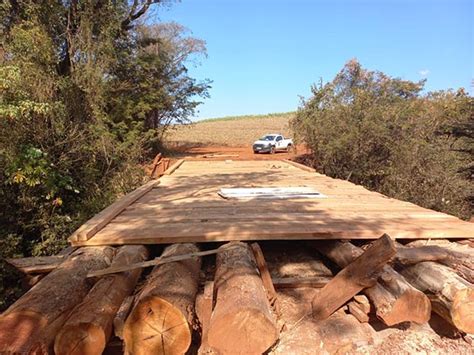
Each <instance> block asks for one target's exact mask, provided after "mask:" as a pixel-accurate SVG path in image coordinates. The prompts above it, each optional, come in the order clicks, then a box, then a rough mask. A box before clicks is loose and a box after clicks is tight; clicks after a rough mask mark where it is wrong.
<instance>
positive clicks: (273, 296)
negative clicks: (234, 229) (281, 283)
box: [250, 243, 277, 305]
mask: <svg viewBox="0 0 474 355" xmlns="http://www.w3.org/2000/svg"><path fill="white" fill-rule="evenodd" d="M250 247H251V248H252V251H253V255H254V257H255V261H256V262H257V267H258V270H259V271H260V277H261V278H262V281H263V286H264V287H265V290H266V291H267V296H268V300H269V301H270V304H271V305H273V304H275V302H276V301H277V293H276V291H275V287H274V286H273V282H272V277H271V275H270V272H269V271H268V267H267V263H266V261H265V257H264V256H263V252H262V249H261V248H260V245H258V243H252V244H250Z"/></svg>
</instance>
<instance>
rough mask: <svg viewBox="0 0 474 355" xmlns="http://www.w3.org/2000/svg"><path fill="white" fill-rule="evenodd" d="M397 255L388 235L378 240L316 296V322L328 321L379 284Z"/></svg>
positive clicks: (314, 301) (313, 304)
mask: <svg viewBox="0 0 474 355" xmlns="http://www.w3.org/2000/svg"><path fill="white" fill-rule="evenodd" d="M328 245H329V244H328ZM395 253H396V249H395V244H394V243H393V241H392V240H391V239H390V237H389V236H387V235H383V236H382V237H381V238H379V239H377V240H376V241H375V242H374V243H373V244H372V245H371V246H370V247H369V248H368V249H367V250H366V251H365V252H363V253H362V254H361V255H360V256H359V257H358V258H356V259H355V260H354V261H352V262H351V263H350V264H348V265H347V266H346V267H344V268H343V269H342V270H341V271H340V272H339V273H338V274H337V275H336V276H334V278H333V279H332V280H331V281H329V282H328V284H327V285H326V286H324V287H323V288H322V289H321V291H319V293H318V294H317V295H316V296H315V297H314V299H313V301H312V307H313V317H314V318H315V319H317V320H324V319H326V318H328V317H329V316H330V315H331V314H332V313H333V312H335V311H336V310H337V309H338V308H339V307H341V306H342V305H343V304H344V303H346V302H347V301H348V300H350V299H351V298H352V297H353V296H355V295H356V294H357V293H359V292H360V291H361V290H363V289H364V288H367V287H371V286H373V285H374V284H376V283H377V277H378V274H379V273H380V271H381V270H382V268H383V267H384V266H385V264H386V263H387V262H388V261H389V260H390V259H391V258H392V257H393V256H394V255H395Z"/></svg>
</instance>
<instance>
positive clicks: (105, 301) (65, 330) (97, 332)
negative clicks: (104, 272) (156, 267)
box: [54, 245, 148, 355]
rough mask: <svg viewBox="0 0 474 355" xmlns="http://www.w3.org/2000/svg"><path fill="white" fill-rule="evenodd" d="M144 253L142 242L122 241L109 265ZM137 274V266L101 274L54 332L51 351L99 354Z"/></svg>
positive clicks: (142, 256)
mask: <svg viewBox="0 0 474 355" xmlns="http://www.w3.org/2000/svg"><path fill="white" fill-rule="evenodd" d="M147 257H148V251H147V249H146V248H145V247H144V246H142V245H125V246H122V247H120V248H119V249H118V251H117V254H116V256H115V258H114V260H113V262H112V265H113V266H119V265H127V264H130V263H134V262H140V261H143V260H146V258H147ZM140 274H141V269H134V270H132V271H129V272H126V273H121V274H114V275H108V276H106V277H103V278H101V279H100V280H99V281H98V282H97V283H96V284H95V285H94V287H93V288H92V289H91V290H90V292H89V293H88V295H87V296H86V298H85V299H84V300H83V301H82V302H81V303H80V304H79V305H78V306H76V307H75V308H74V310H73V311H72V313H71V315H70V316H69V318H68V320H67V321H66V323H65V324H64V326H63V327H62V328H61V331H60V332H59V334H58V335H57V336H56V340H55V342H54V352H55V354H57V355H61V354H77V355H80V354H97V355H100V354H102V352H103V351H104V349H105V346H106V345H107V342H108V341H109V339H110V337H111V335H112V324H113V320H114V316H115V314H116V313H117V311H118V309H119V307H120V305H121V304H122V302H123V300H124V299H125V297H127V296H129V295H130V294H131V293H132V292H133V290H134V289H135V286H136V284H137V282H138V279H139V277H140Z"/></svg>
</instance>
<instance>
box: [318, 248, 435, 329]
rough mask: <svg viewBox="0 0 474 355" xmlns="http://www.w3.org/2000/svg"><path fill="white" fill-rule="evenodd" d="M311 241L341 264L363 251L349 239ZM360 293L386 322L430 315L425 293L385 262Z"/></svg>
mask: <svg viewBox="0 0 474 355" xmlns="http://www.w3.org/2000/svg"><path fill="white" fill-rule="evenodd" d="M312 245H313V246H315V247H316V248H317V250H318V251H319V252H320V253H322V254H323V255H325V256H326V257H328V258H329V259H330V260H332V261H333V262H335V263H336V264H337V265H339V266H340V267H341V268H343V267H346V266H347V265H348V264H349V263H350V262H351V261H352V260H354V259H355V258H357V257H359V256H360V255H362V253H363V250H362V249H361V248H358V247H356V246H355V245H353V244H352V243H350V242H345V243H343V242H340V241H325V242H315V243H313V244H312ZM363 293H364V294H366V295H367V296H368V297H369V298H370V300H371V301H372V303H373V305H374V307H375V311H376V314H377V317H378V318H379V319H380V320H382V321H383V322H384V323H385V324H386V325H388V326H392V325H395V324H399V323H402V322H415V323H419V324H422V323H425V322H427V321H428V320H429V318H430V314H431V305H430V301H429V299H428V297H426V295H425V294H423V293H422V292H420V291H419V290H417V289H416V288H414V287H413V286H412V285H410V284H409V283H408V282H407V281H406V280H405V279H404V278H403V276H401V275H400V274H399V273H397V272H396V271H395V270H394V269H393V268H392V267H390V266H389V265H385V266H384V267H383V269H382V273H381V274H380V277H379V279H378V282H377V283H376V284H375V285H374V286H372V287H368V288H366V289H364V290H363Z"/></svg>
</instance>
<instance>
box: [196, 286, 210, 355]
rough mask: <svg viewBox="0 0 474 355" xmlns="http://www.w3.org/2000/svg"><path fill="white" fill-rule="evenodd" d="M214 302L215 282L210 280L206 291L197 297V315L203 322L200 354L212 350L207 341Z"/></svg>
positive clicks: (200, 321)
mask: <svg viewBox="0 0 474 355" xmlns="http://www.w3.org/2000/svg"><path fill="white" fill-rule="evenodd" d="M213 304H214V282H212V281H208V282H206V283H205V285H204V292H203V293H201V294H199V295H198V296H197V297H196V315H197V317H198V319H199V323H200V324H201V346H200V347H199V351H198V354H207V353H209V352H211V351H212V350H211V349H210V347H209V343H208V341H207V334H208V333H209V323H210V321H211V314H212V308H213Z"/></svg>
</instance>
